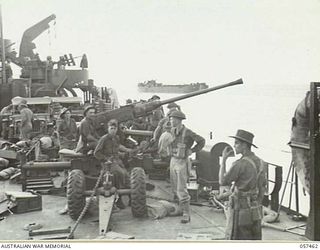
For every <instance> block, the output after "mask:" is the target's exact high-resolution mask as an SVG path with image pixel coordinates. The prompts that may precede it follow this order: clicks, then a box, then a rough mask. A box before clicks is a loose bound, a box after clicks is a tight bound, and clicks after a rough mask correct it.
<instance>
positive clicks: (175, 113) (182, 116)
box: [169, 110, 186, 120]
mask: <svg viewBox="0 0 320 250" xmlns="http://www.w3.org/2000/svg"><path fill="white" fill-rule="evenodd" d="M169 117H176V118H179V119H181V120H184V119H186V115H185V114H184V113H182V112H181V111H179V110H175V111H173V112H172V113H170V114H169Z"/></svg>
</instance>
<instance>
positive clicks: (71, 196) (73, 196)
mask: <svg viewBox="0 0 320 250" xmlns="http://www.w3.org/2000/svg"><path fill="white" fill-rule="evenodd" d="M85 184H86V183H85V176H84V173H83V172H82V170H79V169H74V170H72V171H71V172H70V173H69V175H68V184H67V203H68V212H69V215H70V217H71V218H72V219H73V220H76V219H78V217H79V215H80V213H81V212H82V210H83V208H84V206H85V204H86V197H85V195H84V191H85V187H86V185H85Z"/></svg>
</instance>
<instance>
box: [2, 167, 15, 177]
mask: <svg viewBox="0 0 320 250" xmlns="http://www.w3.org/2000/svg"><path fill="white" fill-rule="evenodd" d="M16 171H17V169H15V168H13V167H10V168H6V169H4V170H2V171H0V180H7V179H9V178H10V177H11V176H12V175H14V174H15V173H16Z"/></svg>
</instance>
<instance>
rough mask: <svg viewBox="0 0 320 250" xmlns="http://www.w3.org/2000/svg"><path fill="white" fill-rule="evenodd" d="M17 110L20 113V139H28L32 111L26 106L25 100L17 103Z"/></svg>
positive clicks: (30, 129)
mask: <svg viewBox="0 0 320 250" xmlns="http://www.w3.org/2000/svg"><path fill="white" fill-rule="evenodd" d="M18 110H19V112H20V114H21V125H20V139H21V140H29V139H30V133H31V131H32V122H33V112H32V111H31V110H30V109H29V108H28V105H27V104H26V101H25V100H23V101H22V103H20V104H19V106H18Z"/></svg>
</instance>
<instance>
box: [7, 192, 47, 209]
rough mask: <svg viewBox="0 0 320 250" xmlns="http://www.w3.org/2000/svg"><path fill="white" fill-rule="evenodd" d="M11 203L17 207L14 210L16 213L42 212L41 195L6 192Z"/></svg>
mask: <svg viewBox="0 0 320 250" xmlns="http://www.w3.org/2000/svg"><path fill="white" fill-rule="evenodd" d="M5 194H6V196H7V197H8V200H9V202H11V203H13V204H15V205H16V206H15V207H14V208H13V209H12V211H13V212H14V213H17V214H21V213H27V212H32V211H39V210H42V197H41V195H38V194H35V193H31V192H10V191H8V192H6V193H5Z"/></svg>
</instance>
